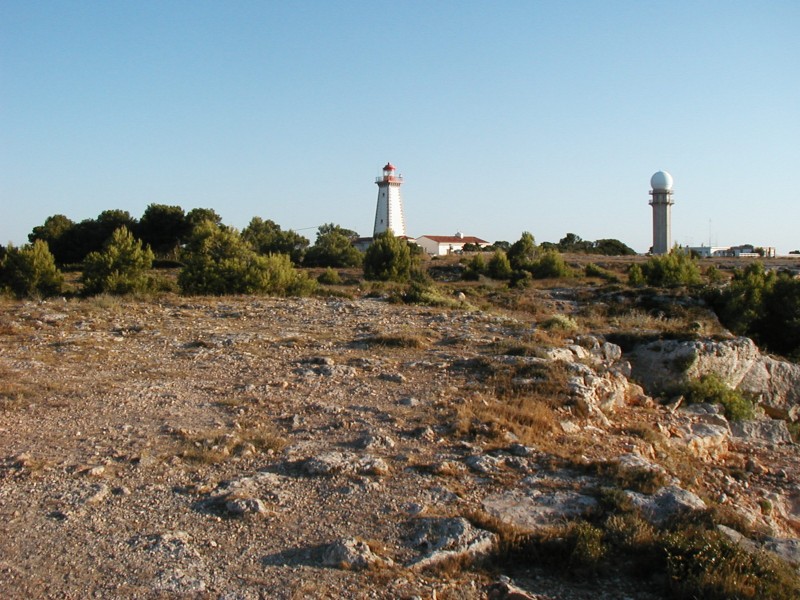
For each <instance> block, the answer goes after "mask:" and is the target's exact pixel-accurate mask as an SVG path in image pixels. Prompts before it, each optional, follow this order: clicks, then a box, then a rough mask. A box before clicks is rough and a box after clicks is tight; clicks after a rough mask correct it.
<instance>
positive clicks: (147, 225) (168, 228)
mask: <svg viewBox="0 0 800 600" xmlns="http://www.w3.org/2000/svg"><path fill="white" fill-rule="evenodd" d="M188 232H189V224H188V223H187V221H186V215H185V214H184V213H183V209H182V208H181V207H180V206H167V205H165V204H150V205H149V206H148V207H147V208H146V209H145V211H144V214H143V215H142V218H141V219H140V220H139V224H138V226H137V227H136V235H137V237H138V238H139V239H141V240H142V242H143V243H144V244H146V245H149V246H150V248H151V249H152V250H153V252H154V253H155V254H157V255H159V256H174V255H175V254H176V253H177V251H178V246H180V244H181V242H182V241H183V239H184V238H185V237H186V235H187V234H188Z"/></svg>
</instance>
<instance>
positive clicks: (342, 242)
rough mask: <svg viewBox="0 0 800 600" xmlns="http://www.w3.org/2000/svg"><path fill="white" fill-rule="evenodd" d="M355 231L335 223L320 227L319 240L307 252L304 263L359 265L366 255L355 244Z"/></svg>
mask: <svg viewBox="0 0 800 600" xmlns="http://www.w3.org/2000/svg"><path fill="white" fill-rule="evenodd" d="M357 237H358V234H357V233H356V232H355V231H352V230H350V229H343V228H341V227H339V226H338V225H334V224H333V223H328V224H326V225H322V226H320V227H319V230H318V232H317V241H316V242H315V243H314V245H313V246H311V248H309V249H308V251H307V252H306V256H305V259H304V262H303V264H305V265H307V266H309V267H333V268H343V267H357V266H359V265H360V264H361V262H362V261H363V259H364V256H363V255H362V254H361V252H359V251H358V250H357V249H356V248H355V247H354V246H353V240H354V239H355V238H357Z"/></svg>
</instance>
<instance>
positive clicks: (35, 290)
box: [0, 239, 64, 298]
mask: <svg viewBox="0 0 800 600" xmlns="http://www.w3.org/2000/svg"><path fill="white" fill-rule="evenodd" d="M63 283H64V277H63V275H62V274H61V271H59V270H58V268H57V267H56V263H55V258H54V257H53V255H52V254H51V253H50V249H49V248H48V246H47V242H45V241H43V240H40V239H37V240H35V241H34V242H33V243H32V244H28V245H26V246H23V247H22V248H15V247H14V246H12V245H10V244H9V246H8V248H6V249H5V255H4V256H3V257H2V260H1V261H0V288H6V289H8V290H9V291H11V292H12V293H13V294H14V295H15V296H17V297H18V298H24V297H34V296H53V295H55V294H58V293H60V292H61V286H62V285H63Z"/></svg>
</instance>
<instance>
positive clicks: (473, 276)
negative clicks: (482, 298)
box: [461, 254, 486, 281]
mask: <svg viewBox="0 0 800 600" xmlns="http://www.w3.org/2000/svg"><path fill="white" fill-rule="evenodd" d="M485 273H486V261H485V260H484V259H483V255H482V254H476V255H475V256H473V257H472V258H471V259H470V260H469V262H467V266H466V268H465V269H464V272H463V273H462V274H461V278H462V279H464V280H466V281H476V280H477V279H478V278H479V277H480V276H481V275H483V274H485Z"/></svg>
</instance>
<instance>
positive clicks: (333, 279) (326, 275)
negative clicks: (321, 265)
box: [317, 267, 342, 285]
mask: <svg viewBox="0 0 800 600" xmlns="http://www.w3.org/2000/svg"><path fill="white" fill-rule="evenodd" d="M317 281H318V282H320V283H322V284H324V285H340V284H341V283H342V278H341V277H340V276H339V273H338V272H337V271H335V270H333V269H331V268H330V267H328V268H327V269H325V270H324V271H323V272H322V273H320V275H319V277H317Z"/></svg>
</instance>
